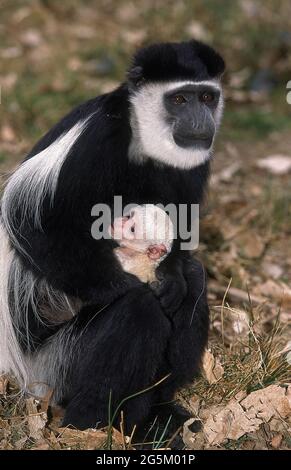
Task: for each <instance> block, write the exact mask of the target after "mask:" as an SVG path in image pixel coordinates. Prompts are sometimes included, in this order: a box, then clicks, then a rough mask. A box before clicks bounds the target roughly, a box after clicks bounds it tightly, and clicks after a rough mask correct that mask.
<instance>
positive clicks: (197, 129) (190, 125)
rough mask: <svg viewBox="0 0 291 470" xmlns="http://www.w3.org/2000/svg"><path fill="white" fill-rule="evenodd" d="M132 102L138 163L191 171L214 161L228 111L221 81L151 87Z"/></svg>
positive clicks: (134, 150)
mask: <svg viewBox="0 0 291 470" xmlns="http://www.w3.org/2000/svg"><path fill="white" fill-rule="evenodd" d="M130 101H131V103H132V113H131V127H132V131H133V132H132V135H133V138H132V142H131V146H130V157H131V158H132V159H135V160H136V161H142V158H146V157H151V158H153V159H154V160H157V161H159V162H162V163H165V164H167V165H171V166H173V167H177V168H182V169H190V168H194V167H196V166H199V165H201V164H202V163H204V162H205V161H206V160H207V159H209V158H210V156H211V153H212V152H211V151H212V145H213V142H214V137H215V134H216V131H217V129H218V126H219V124H220V120H221V116H222V111H223V97H222V93H221V86H220V82H219V81H218V80H204V81H201V82H198V81H197V82H195V81H172V82H166V83H159V82H157V83H148V84H145V85H142V86H141V88H140V89H137V90H136V91H135V92H134V93H133V94H132V96H131V98H130Z"/></svg>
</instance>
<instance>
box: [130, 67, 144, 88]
mask: <svg viewBox="0 0 291 470" xmlns="http://www.w3.org/2000/svg"><path fill="white" fill-rule="evenodd" d="M127 80H128V84H129V86H130V88H132V89H133V90H136V89H137V88H138V87H140V86H141V85H142V84H143V83H144V82H145V78H144V76H143V68H142V67H141V66H140V65H136V66H134V67H132V68H131V69H129V71H128V72H127Z"/></svg>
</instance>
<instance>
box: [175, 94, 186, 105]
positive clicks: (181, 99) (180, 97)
mask: <svg viewBox="0 0 291 470" xmlns="http://www.w3.org/2000/svg"><path fill="white" fill-rule="evenodd" d="M172 101H173V103H174V104H183V103H186V101H187V100H186V99H185V98H184V96H183V95H174V96H172Z"/></svg>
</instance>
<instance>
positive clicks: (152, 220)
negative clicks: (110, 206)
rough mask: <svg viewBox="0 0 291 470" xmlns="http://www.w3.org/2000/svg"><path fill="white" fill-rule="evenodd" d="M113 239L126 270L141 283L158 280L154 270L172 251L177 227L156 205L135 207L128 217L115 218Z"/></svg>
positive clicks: (116, 252) (112, 229)
mask: <svg viewBox="0 0 291 470" xmlns="http://www.w3.org/2000/svg"><path fill="white" fill-rule="evenodd" d="M109 232H110V236H111V237H112V238H113V239H114V240H115V241H116V242H117V243H118V244H119V247H118V248H115V250H114V252H115V255H116V256H117V259H118V260H119V262H120V264H121V266H122V268H123V269H124V271H126V272H128V273H131V274H134V275H135V276H137V277H138V278H139V279H140V280H141V281H142V282H149V283H150V282H153V281H156V276H155V270H156V267H157V266H158V265H159V264H160V262H161V261H162V260H163V259H164V258H165V257H166V256H167V254H168V253H169V252H170V251H171V248H172V244H173V239H174V227H173V223H172V221H171V219H170V217H169V216H168V215H167V214H166V212H165V211H163V210H162V209H160V208H159V207H158V206H156V205H154V204H145V205H142V206H136V207H134V209H132V210H131V211H130V213H129V215H128V216H126V217H117V218H116V219H114V221H113V224H112V225H111V227H110V229H109Z"/></svg>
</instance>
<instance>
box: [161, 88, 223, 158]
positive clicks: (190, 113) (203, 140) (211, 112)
mask: <svg viewBox="0 0 291 470" xmlns="http://www.w3.org/2000/svg"><path fill="white" fill-rule="evenodd" d="M219 98H220V90H219V89H218V88H215V87H213V86H211V85H203V84H200V85H198V84H197V85H186V86H183V87H181V88H177V89H175V90H173V91H170V92H168V93H165V95H164V106H165V109H166V111H167V117H166V119H167V121H168V122H169V125H170V126H171V127H172V134H173V138H174V141H175V143H176V144H177V145H178V146H179V147H182V148H185V149H193V150H196V149H204V150H208V149H210V148H211V146H212V143H213V139H214V135H215V130H216V123H215V111H216V110H217V106H218V103H219Z"/></svg>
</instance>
